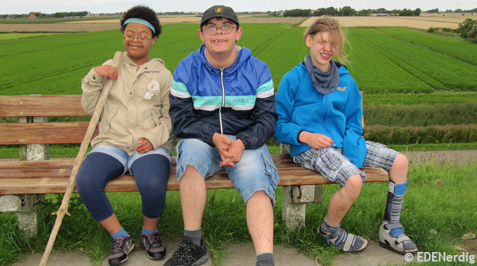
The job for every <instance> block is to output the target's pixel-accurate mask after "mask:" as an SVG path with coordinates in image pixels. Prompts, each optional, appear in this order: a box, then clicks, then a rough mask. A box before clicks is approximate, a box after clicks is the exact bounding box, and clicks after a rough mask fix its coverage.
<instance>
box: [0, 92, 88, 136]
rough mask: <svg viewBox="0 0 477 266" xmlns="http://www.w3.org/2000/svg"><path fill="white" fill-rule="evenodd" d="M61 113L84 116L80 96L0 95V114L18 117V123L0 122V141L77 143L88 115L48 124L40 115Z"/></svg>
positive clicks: (86, 122)
mask: <svg viewBox="0 0 477 266" xmlns="http://www.w3.org/2000/svg"><path fill="white" fill-rule="evenodd" d="M65 116H70V117H71V116H88V115H87V114H86V113H85V112H84V111H83V108H82V107H81V95H19V96H10V95H9V96H0V117H19V118H20V121H19V122H14V123H0V144H2V145H17V144H60V143H81V141H82V140H83V137H84V135H85V133H86V129H87V128H88V124H89V118H87V119H86V120H87V121H84V122H51V123H48V119H47V118H46V119H45V118H44V117H65ZM33 117H36V118H40V119H32V118H33ZM95 134H97V132H96V133H95Z"/></svg>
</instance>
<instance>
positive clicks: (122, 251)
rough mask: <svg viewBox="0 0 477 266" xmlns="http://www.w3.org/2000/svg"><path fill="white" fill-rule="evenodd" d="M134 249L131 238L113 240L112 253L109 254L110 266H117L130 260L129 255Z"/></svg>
mask: <svg viewBox="0 0 477 266" xmlns="http://www.w3.org/2000/svg"><path fill="white" fill-rule="evenodd" d="M133 248H134V244H133V243H132V239H131V237H130V236H126V237H122V236H120V237H116V238H115V239H113V243H112V247H111V252H110V253H109V257H108V261H109V265H112V266H117V265H119V264H121V263H123V262H125V261H127V260H128V254H129V252H131V250H132V249H133Z"/></svg>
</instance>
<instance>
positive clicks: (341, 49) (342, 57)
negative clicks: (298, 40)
mask: <svg viewBox="0 0 477 266" xmlns="http://www.w3.org/2000/svg"><path fill="white" fill-rule="evenodd" d="M326 31H327V32H329V36H330V42H331V43H334V45H333V48H334V50H335V55H336V57H338V59H339V61H340V62H341V63H342V64H349V62H348V59H347V57H348V54H346V52H345V45H347V46H349V47H350V48H351V45H350V44H349V42H348V40H347V39H346V37H345V36H344V34H343V31H342V30H341V26H340V24H339V22H338V21H337V20H336V19H333V18H331V17H329V16H321V17H319V18H317V19H316V20H315V22H313V24H312V25H311V26H310V27H308V29H307V30H306V31H305V34H304V36H303V37H304V39H305V40H306V37H307V36H308V35H310V36H311V37H312V38H313V37H315V35H316V34H318V33H321V32H326Z"/></svg>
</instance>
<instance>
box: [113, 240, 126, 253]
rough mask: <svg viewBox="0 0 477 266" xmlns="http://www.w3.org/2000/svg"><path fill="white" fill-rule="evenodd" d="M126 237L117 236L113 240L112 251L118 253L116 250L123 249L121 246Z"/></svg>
mask: <svg viewBox="0 0 477 266" xmlns="http://www.w3.org/2000/svg"><path fill="white" fill-rule="evenodd" d="M124 239H125V238H124V237H118V238H115V239H114V240H113V246H112V247H111V253H116V252H119V251H122V250H121V246H122V245H123V243H124Z"/></svg>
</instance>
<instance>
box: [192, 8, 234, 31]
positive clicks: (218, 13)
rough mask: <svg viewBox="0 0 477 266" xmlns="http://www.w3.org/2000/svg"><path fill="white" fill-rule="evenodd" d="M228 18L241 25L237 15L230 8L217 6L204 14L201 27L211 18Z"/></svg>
mask: <svg viewBox="0 0 477 266" xmlns="http://www.w3.org/2000/svg"><path fill="white" fill-rule="evenodd" d="M219 17H220V18H227V19H230V20H231V21H233V22H235V23H236V24H237V25H239V21H238V18H237V14H235V11H234V10H233V9H232V8H231V7H229V6H222V5H216V6H212V7H209V8H208V9H207V10H206V11H205V12H204V14H202V19H201V20H200V26H201V27H202V25H204V23H205V22H206V21H208V20H209V19H211V18H219Z"/></svg>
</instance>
